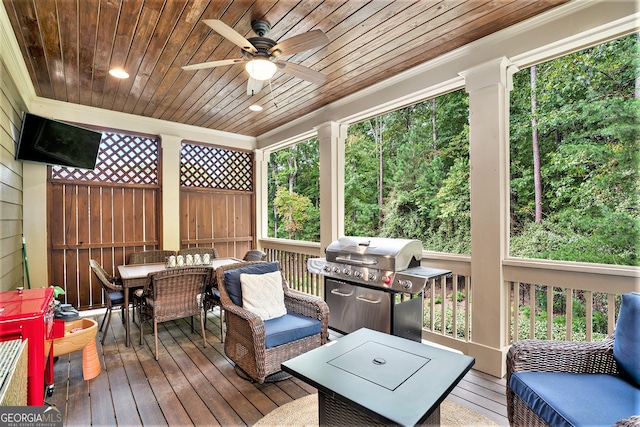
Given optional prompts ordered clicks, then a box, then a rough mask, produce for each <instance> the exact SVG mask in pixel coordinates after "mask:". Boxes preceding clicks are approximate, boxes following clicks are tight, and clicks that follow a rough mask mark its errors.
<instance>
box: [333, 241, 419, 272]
mask: <svg viewBox="0 0 640 427" xmlns="http://www.w3.org/2000/svg"><path fill="white" fill-rule="evenodd" d="M325 252H326V256H327V261H329V262H336V263H342V264H348V265H353V266H359V267H369V268H375V269H378V270H390V271H401V270H405V269H407V268H409V266H412V265H419V261H420V260H421V259H422V242H420V241H419V240H410V239H389V238H384V237H342V238H340V239H338V240H336V241H334V242H332V243H331V244H330V245H329V246H327V249H326V251H325Z"/></svg>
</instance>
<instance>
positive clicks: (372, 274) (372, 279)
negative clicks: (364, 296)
mask: <svg viewBox="0 0 640 427" xmlns="http://www.w3.org/2000/svg"><path fill="white" fill-rule="evenodd" d="M376 279H377V277H376V274H375V273H369V280H370V281H372V282H374V281H375V280H376Z"/></svg>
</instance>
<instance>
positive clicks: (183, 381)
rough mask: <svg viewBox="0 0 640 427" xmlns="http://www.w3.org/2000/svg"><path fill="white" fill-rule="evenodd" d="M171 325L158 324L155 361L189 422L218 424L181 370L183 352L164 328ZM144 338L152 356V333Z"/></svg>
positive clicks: (170, 323)
mask: <svg viewBox="0 0 640 427" xmlns="http://www.w3.org/2000/svg"><path fill="white" fill-rule="evenodd" d="M171 326H175V323H173V322H165V323H163V324H160V325H158V359H159V360H158V362H157V363H158V364H159V365H160V366H161V367H162V371H163V372H164V373H165V375H166V376H167V379H168V380H169V383H170V384H171V386H172V388H173V390H174V391H175V394H176V396H177V397H178V399H179V400H180V402H181V403H182V406H184V408H185V410H186V411H187V414H189V417H190V418H191V422H192V423H193V424H195V425H219V423H218V420H216V418H215V416H214V415H213V414H212V413H211V411H209V409H208V408H207V405H206V404H205V402H203V401H202V399H201V398H200V396H199V395H198V391H197V386H194V384H192V383H191V381H192V379H191V378H189V377H188V376H187V375H185V374H184V372H183V371H182V370H181V367H180V364H179V362H180V361H182V360H184V355H183V353H184V352H183V351H182V349H181V348H180V346H179V345H178V344H177V343H176V342H175V340H174V339H173V338H172V337H171V334H169V332H168V331H167V329H166V328H167V327H171ZM144 338H145V341H146V344H147V345H148V346H149V350H150V353H151V354H152V357H153V350H151V349H153V348H154V338H153V333H151V334H146V335H145V337H144Z"/></svg>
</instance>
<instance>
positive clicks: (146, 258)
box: [128, 250, 176, 264]
mask: <svg viewBox="0 0 640 427" xmlns="http://www.w3.org/2000/svg"><path fill="white" fill-rule="evenodd" d="M175 254H176V251H163V250H153V251H142V252H134V253H132V254H131V255H129V262H128V264H154V263H158V262H165V261H166V260H167V257H170V256H171V255H175Z"/></svg>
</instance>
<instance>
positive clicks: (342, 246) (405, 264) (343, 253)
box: [307, 237, 451, 341]
mask: <svg viewBox="0 0 640 427" xmlns="http://www.w3.org/2000/svg"><path fill="white" fill-rule="evenodd" d="M325 253H326V258H312V259H309V261H308V262H307V269H308V270H309V271H310V272H312V273H317V274H320V275H323V276H324V278H325V280H324V299H325V301H326V302H327V304H328V305H329V313H330V315H329V327H330V328H331V329H333V330H335V331H338V332H341V333H350V332H353V331H356V330H358V329H360V328H369V329H373V330H376V331H380V332H386V333H388V334H392V335H397V336H400V337H403V338H408V339H411V340H414V341H420V340H421V338H422V322H423V320H422V293H423V291H424V288H425V286H426V284H427V281H428V280H429V279H430V278H432V277H438V276H442V275H446V274H449V273H451V271H447V270H440V269H434V268H427V267H421V266H420V260H421V259H422V243H421V242H420V241H418V240H407V239H387V238H375V237H343V238H341V239H338V240H336V241H334V242H332V243H331V244H330V245H329V246H327V249H326V251H325Z"/></svg>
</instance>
